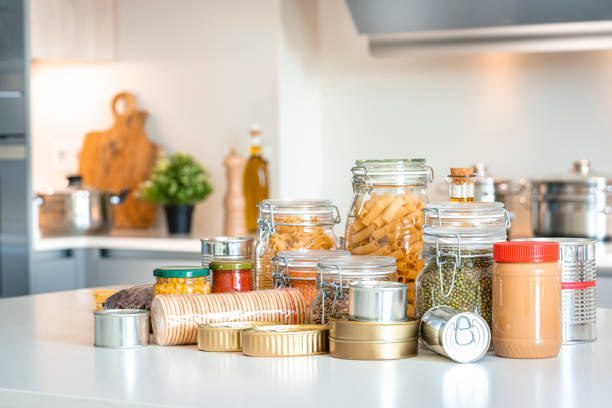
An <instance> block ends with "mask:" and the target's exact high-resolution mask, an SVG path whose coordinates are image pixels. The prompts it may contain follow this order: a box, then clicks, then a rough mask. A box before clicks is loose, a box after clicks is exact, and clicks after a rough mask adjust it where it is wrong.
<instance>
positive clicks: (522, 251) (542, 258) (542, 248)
mask: <svg viewBox="0 0 612 408" xmlns="http://www.w3.org/2000/svg"><path fill="white" fill-rule="evenodd" d="M493 259H495V260H496V261H498V262H556V261H558V260H559V243H558V242H548V241H512V242H496V243H495V244H493Z"/></svg>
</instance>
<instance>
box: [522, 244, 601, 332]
mask: <svg viewBox="0 0 612 408" xmlns="http://www.w3.org/2000/svg"><path fill="white" fill-rule="evenodd" d="M517 241H523V240H517ZM524 241H552V242H558V243H559V252H560V256H559V262H561V303H562V310H561V319H562V322H563V323H562V332H563V344H571V343H577V342H581V341H594V340H596V339H597V332H596V330H595V324H596V320H597V311H596V305H595V282H596V269H597V266H596V264H595V249H596V247H597V241H595V240H594V239H588V238H526V239H524Z"/></svg>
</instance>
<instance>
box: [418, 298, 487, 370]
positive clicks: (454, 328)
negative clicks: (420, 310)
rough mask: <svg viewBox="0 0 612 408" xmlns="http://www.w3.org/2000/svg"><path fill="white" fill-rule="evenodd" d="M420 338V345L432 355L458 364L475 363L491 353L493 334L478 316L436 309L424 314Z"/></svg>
mask: <svg viewBox="0 0 612 408" xmlns="http://www.w3.org/2000/svg"><path fill="white" fill-rule="evenodd" d="M419 338H420V340H421V344H422V345H424V346H425V347H426V348H428V349H429V350H431V351H433V352H436V353H438V354H441V355H443V356H446V357H448V358H450V359H452V360H454V361H456V362H458V363H473V362H475V361H478V360H480V359H481V358H482V357H483V356H484V355H485V354H486V352H487V350H488V349H489V345H490V344H491V331H490V329H489V325H488V324H487V322H485V320H484V319H483V318H482V317H480V316H478V315H477V314H474V313H469V312H463V313H459V312H458V311H457V310H455V309H453V308H452V307H450V306H436V307H432V308H431V309H429V310H428V311H427V312H425V314H423V317H422V318H421V323H420V324H419Z"/></svg>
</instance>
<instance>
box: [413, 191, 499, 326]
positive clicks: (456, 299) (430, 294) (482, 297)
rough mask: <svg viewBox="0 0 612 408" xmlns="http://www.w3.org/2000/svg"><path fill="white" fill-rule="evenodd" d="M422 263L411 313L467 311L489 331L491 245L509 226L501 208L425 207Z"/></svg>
mask: <svg viewBox="0 0 612 408" xmlns="http://www.w3.org/2000/svg"><path fill="white" fill-rule="evenodd" d="M424 215H425V221H424V225H423V241H424V247H423V258H424V261H425V265H424V266H423V269H422V270H421V272H420V273H419V276H418V277H417V279H416V296H415V297H416V300H415V312H416V315H417V317H420V316H422V315H423V314H424V313H425V312H426V311H427V310H429V309H430V308H432V307H434V306H440V305H446V306H450V307H453V308H454V309H456V310H457V311H458V312H472V313H475V314H478V315H480V316H481V317H483V318H484V319H485V320H486V322H487V323H488V324H489V327H490V326H491V297H492V293H491V276H492V270H493V264H494V262H493V244H494V243H495V242H500V241H505V240H506V229H507V228H509V227H510V218H509V216H508V212H507V211H506V209H504V206H503V204H502V203H465V202H450V203H448V202H447V203H430V204H428V205H427V206H426V207H425V208H424Z"/></svg>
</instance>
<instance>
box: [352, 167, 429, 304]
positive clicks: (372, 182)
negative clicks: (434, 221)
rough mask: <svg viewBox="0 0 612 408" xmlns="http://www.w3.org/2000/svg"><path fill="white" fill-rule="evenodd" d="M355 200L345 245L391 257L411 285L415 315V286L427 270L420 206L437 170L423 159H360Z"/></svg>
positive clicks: (354, 250)
mask: <svg viewBox="0 0 612 408" xmlns="http://www.w3.org/2000/svg"><path fill="white" fill-rule="evenodd" d="M351 171H352V173H353V180H352V181H353V201H352V204H351V209H350V210H349V214H348V218H347V220H346V231H345V240H344V246H345V248H346V249H347V250H349V251H350V252H351V253H352V254H354V255H378V256H392V257H393V258H395V261H396V266H397V279H398V281H399V282H402V283H406V284H408V285H410V289H409V291H408V294H409V298H408V314H409V315H414V290H413V289H414V286H413V282H414V280H415V279H416V276H417V274H418V273H419V271H420V270H421V268H422V267H423V261H422V260H421V259H420V256H419V254H420V252H421V249H422V247H423V231H422V227H423V213H422V208H423V205H424V204H425V203H427V202H428V201H429V200H428V198H427V188H428V185H429V183H431V181H432V180H433V170H432V168H431V167H429V166H427V165H426V164H425V159H400V160H357V161H356V162H355V167H353V168H352V169H351Z"/></svg>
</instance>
